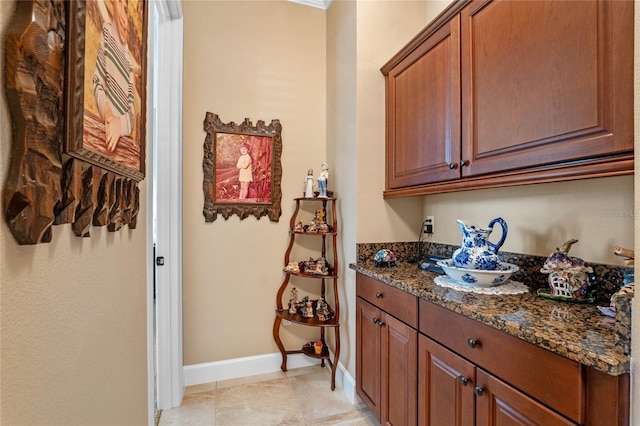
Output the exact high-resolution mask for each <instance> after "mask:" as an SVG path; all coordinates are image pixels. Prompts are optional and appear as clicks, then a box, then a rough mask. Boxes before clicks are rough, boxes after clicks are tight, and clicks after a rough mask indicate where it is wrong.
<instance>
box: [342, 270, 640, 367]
mask: <svg viewBox="0 0 640 426" xmlns="http://www.w3.org/2000/svg"><path fill="white" fill-rule="evenodd" d="M413 267H414V268H416V269H417V267H416V266H415V265H414V266H413ZM349 268H350V269H352V270H354V271H355V272H358V273H361V274H363V275H366V276H368V277H370V278H373V279H376V280H378V281H381V282H383V283H386V284H388V285H390V286H392V287H395V288H398V289H400V290H403V291H405V292H407V293H410V294H412V295H415V296H417V297H419V298H421V299H424V300H426V301H429V302H431V303H434V304H436V305H438V306H442V307H444V308H446V309H449V310H451V311H453V312H456V313H458V314H461V315H463V316H465V317H467V318H471V319H473V320H475V321H478V322H479V323H481V324H485V325H488V326H490V327H492V328H494V329H496V330H499V331H502V332H504V333H507V334H509V335H511V336H514V337H517V338H519V339H522V340H524V341H526V342H529V343H532V344H534V345H536V346H538V347H541V348H544V349H547V350H549V351H551V352H553V353H556V354H558V355H561V356H563V357H565V358H568V359H570V360H573V361H576V362H578V363H580V364H583V365H586V366H588V367H593V368H595V369H596V370H599V371H602V372H604V373H606V374H609V375H612V376H618V375H621V374H625V373H628V372H629V371H630V357H629V356H626V355H623V354H619V353H615V352H614V353H596V352H593V351H591V350H589V348H588V347H587V346H586V345H584V344H582V345H581V344H580V343H579V342H569V341H568V340H566V339H563V338H561V336H554V335H553V334H551V336H550V335H549V334H546V335H542V334H541V333H540V330H539V328H535V327H528V328H527V327H521V326H517V325H514V324H512V323H511V324H510V323H508V322H506V321H504V320H502V319H500V318H497V317H496V316H495V315H493V316H492V315H483V314H482V313H480V312H478V311H477V310H472V309H471V307H472V306H470V305H468V304H464V303H461V302H456V301H454V300H451V299H444V298H442V297H439V296H438V295H437V294H435V293H434V292H433V290H430V289H429V287H430V286H429V285H425V286H424V288H416V286H412V285H408V284H407V283H405V282H403V281H401V280H399V279H395V278H394V277H393V269H391V268H389V269H381V270H380V271H376V270H374V269H372V267H371V266H370V265H359V264H354V263H350V264H349ZM422 273H423V276H421V278H424V279H425V281H430V283H429V284H433V278H434V277H436V276H437V274H435V273H429V272H426V271H422ZM433 286H435V284H433ZM448 290H449V294H451V293H463V292H456V290H453V289H448ZM477 296H481V297H482V295H477ZM563 303H564V302H563ZM575 309H578V308H577V307H575ZM585 332H588V330H586V331H585ZM606 343H607V346H610V347H611V351H614V350H615V346H616V344H615V338H614V337H613V336H611V341H607V342H606Z"/></svg>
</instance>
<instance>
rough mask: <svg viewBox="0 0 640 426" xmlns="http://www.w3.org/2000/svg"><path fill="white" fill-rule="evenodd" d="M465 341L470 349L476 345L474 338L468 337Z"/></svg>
mask: <svg viewBox="0 0 640 426" xmlns="http://www.w3.org/2000/svg"><path fill="white" fill-rule="evenodd" d="M467 343H468V344H469V347H471V349H475V348H477V347H478V342H477V341H476V340H475V339H469V340H467Z"/></svg>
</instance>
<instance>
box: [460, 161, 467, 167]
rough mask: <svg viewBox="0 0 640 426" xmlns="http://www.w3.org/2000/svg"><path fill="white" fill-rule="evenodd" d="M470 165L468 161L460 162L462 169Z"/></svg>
mask: <svg viewBox="0 0 640 426" xmlns="http://www.w3.org/2000/svg"><path fill="white" fill-rule="evenodd" d="M468 165H469V162H468V161H467V160H462V161H461V162H460V167H464V166H468Z"/></svg>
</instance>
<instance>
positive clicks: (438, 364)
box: [418, 335, 475, 426]
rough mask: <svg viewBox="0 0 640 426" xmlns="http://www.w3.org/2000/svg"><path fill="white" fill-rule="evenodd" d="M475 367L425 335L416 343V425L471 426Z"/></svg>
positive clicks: (473, 405)
mask: <svg viewBox="0 0 640 426" xmlns="http://www.w3.org/2000/svg"><path fill="white" fill-rule="evenodd" d="M474 386H475V366H474V365H473V364H471V363H470V362H468V361H466V360H465V359H464V358H461V357H460V356H458V355H456V354H454V353H453V352H451V351H450V350H448V349H446V348H445V347H443V346H441V345H439V344H438V343H436V342H434V341H433V340H431V339H429V338H428V337H426V336H424V335H420V337H419V342H418V422H419V424H420V425H423V426H426V425H429V426H442V425H451V426H473V425H474V411H475V401H474V393H473V389H474Z"/></svg>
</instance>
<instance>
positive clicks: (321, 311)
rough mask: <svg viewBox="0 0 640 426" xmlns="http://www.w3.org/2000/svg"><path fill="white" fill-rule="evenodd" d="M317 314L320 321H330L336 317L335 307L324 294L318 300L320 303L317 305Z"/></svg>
mask: <svg viewBox="0 0 640 426" xmlns="http://www.w3.org/2000/svg"><path fill="white" fill-rule="evenodd" d="M316 315H317V316H318V319H319V320H320V321H329V320H330V319H331V318H333V317H334V315H335V314H334V312H333V309H331V306H329V304H328V303H327V301H326V300H325V298H324V296H322V298H320V300H318V305H317V306H316Z"/></svg>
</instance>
